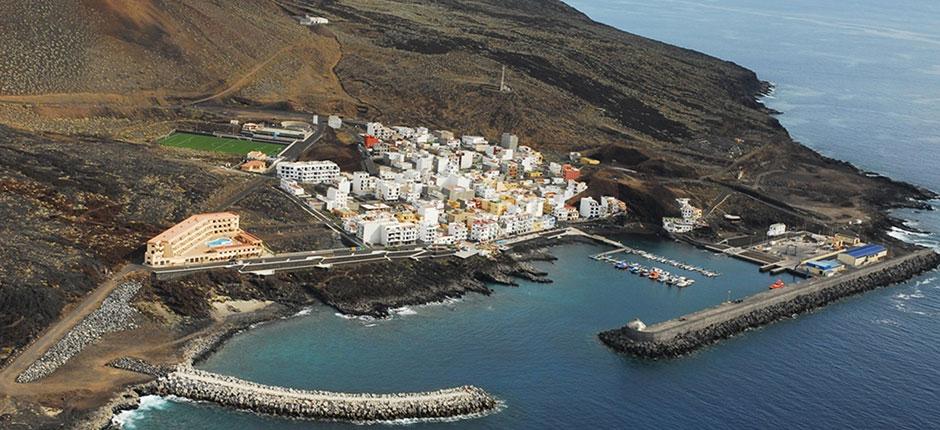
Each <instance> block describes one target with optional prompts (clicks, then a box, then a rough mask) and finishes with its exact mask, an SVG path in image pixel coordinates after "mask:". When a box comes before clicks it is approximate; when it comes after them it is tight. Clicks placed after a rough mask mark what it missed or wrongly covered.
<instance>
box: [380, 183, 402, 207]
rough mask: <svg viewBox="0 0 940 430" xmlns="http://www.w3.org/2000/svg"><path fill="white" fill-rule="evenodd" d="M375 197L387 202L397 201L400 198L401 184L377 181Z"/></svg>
mask: <svg viewBox="0 0 940 430" xmlns="http://www.w3.org/2000/svg"><path fill="white" fill-rule="evenodd" d="M375 193H376V197H378V198H380V199H382V200H385V201H387V202H394V201H398V199H399V198H401V184H399V183H397V182H393V181H387V180H383V181H378V182H376V184H375Z"/></svg>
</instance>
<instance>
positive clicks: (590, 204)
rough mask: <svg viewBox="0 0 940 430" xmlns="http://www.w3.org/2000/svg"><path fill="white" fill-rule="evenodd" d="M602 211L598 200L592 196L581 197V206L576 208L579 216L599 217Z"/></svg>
mask: <svg viewBox="0 0 940 430" xmlns="http://www.w3.org/2000/svg"><path fill="white" fill-rule="evenodd" d="M602 213H603V212H602V209H601V203H600V202H598V201H597V200H594V198H593V197H583V198H581V206H580V208H579V210H578V214H579V215H581V218H587V219H591V218H599V217H600V216H601V214H602Z"/></svg>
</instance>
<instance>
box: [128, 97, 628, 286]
mask: <svg viewBox="0 0 940 430" xmlns="http://www.w3.org/2000/svg"><path fill="white" fill-rule="evenodd" d="M315 122H319V117H317V118H316V119H315ZM327 126H328V127H333V128H339V127H341V126H342V122H341V120H340V119H339V118H338V117H336V116H333V117H329V118H328V119H327ZM313 127H314V125H313V124H304V123H301V122H298V121H287V122H283V123H281V124H279V125H278V126H269V125H263V124H257V123H246V124H244V125H243V126H242V127H241V134H240V135H239V136H238V137H240V138H242V139H248V140H251V141H256V142H265V143H282V144H284V145H285V149H284V151H282V153H281V154H283V153H284V152H286V151H288V150H289V148H290V146H292V145H298V144H302V142H304V141H305V140H306V139H310V138H311V136H312V135H313ZM363 131H364V132H363V133H360V134H359V143H358V146H359V150H360V151H361V153H362V157H363V163H362V164H363V165H364V166H365V168H366V169H367V170H361V171H352V172H344V171H341V169H340V168H339V166H338V165H337V163H336V162H334V161H331V160H314V161H289V160H285V159H284V157H283V156H279V155H268V154H265V153H263V152H261V151H250V152H249V153H248V154H247V155H246V159H245V161H244V162H243V163H241V164H240V165H239V166H238V168H239V169H241V170H243V171H246V172H252V173H257V174H273V175H276V177H277V178H278V179H279V188H280V190H281V191H282V192H283V193H285V194H287V195H288V196H290V197H291V198H292V199H294V200H295V201H296V202H298V203H300V204H302V205H303V206H304V207H305V209H306V210H309V211H311V212H312V213H315V214H316V216H317V219H318V220H321V221H322V222H324V223H325V224H327V225H329V226H331V227H333V228H334V229H335V230H336V231H337V232H339V233H341V234H343V235H344V237H346V238H348V239H349V242H351V243H352V244H353V245H354V246H356V247H361V248H376V247H378V248H382V249H399V248H402V247H409V246H412V247H413V246H427V247H435V248H436V249H441V247H447V248H451V249H454V250H457V251H460V252H461V254H460V255H462V256H464V257H466V256H469V255H473V254H476V253H484V254H486V253H490V252H493V251H496V250H498V248H499V244H500V241H502V240H506V239H511V238H518V237H522V236H526V235H530V234H539V233H545V232H552V231H555V230H557V229H558V228H559V227H560V225H561V223H565V224H573V223H578V222H582V221H589V220H599V219H604V218H610V217H613V216H617V215H620V214H624V213H625V212H626V211H627V209H628V208H627V205H626V204H625V203H624V202H622V201H620V200H618V199H616V198H614V197H611V196H601V197H598V198H594V197H591V196H588V195H584V194H587V193H586V192H587V191H588V185H587V184H586V183H584V182H581V181H579V179H580V174H581V171H580V169H579V168H578V167H576V166H575V165H574V163H591V162H593V160H590V159H586V158H583V157H578V156H577V154H575V155H573V156H572V158H574V160H570V161H548V162H546V160H545V159H544V157H543V155H542V154H541V153H540V152H538V151H536V150H534V149H532V148H531V147H530V146H527V145H523V144H520V142H519V139H518V137H517V136H515V135H513V134H510V133H504V134H503V135H502V136H501V137H500V138H499V141H498V142H493V143H491V142H489V141H488V140H487V139H486V138H485V137H483V136H473V135H463V136H459V138H458V137H457V136H455V134H454V133H453V132H450V131H446V130H435V131H431V130H429V129H428V128H425V127H415V128H411V127H402V126H396V127H388V126H385V125H383V124H381V123H378V122H370V123H366V124H365V126H364V130H363ZM310 251H318V250H310ZM145 255H146V257H145V263H146V264H147V265H148V266H151V267H155V268H165V267H180V266H187V265H200V264H206V263H220V262H237V261H240V260H244V259H250V258H259V257H262V256H263V255H271V253H270V252H269V251H267V250H266V248H265V247H264V245H263V243H262V242H261V240H260V239H258V238H257V237H255V236H253V235H251V234H250V233H249V232H245V231H242V230H241V229H240V228H239V217H238V214H235V213H230V212H227V213H209V214H195V215H193V216H192V217H190V218H188V219H186V220H184V221H183V222H181V223H179V224H177V225H176V226H174V227H172V228H170V229H169V230H167V231H165V232H164V233H162V234H160V235H158V236H156V237H154V238H153V239H151V240H150V241H148V243H147V252H146V254H145Z"/></svg>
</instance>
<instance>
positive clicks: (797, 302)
mask: <svg viewBox="0 0 940 430" xmlns="http://www.w3.org/2000/svg"><path fill="white" fill-rule="evenodd" d="M889 263H890V262H889ZM938 266H940V254H937V253H936V252H933V251H920V252H917V253H915V254H914V255H912V256H910V257H908V258H903V257H902V258H901V259H899V261H897V262H896V263H895V264H886V265H884V267H883V268H882V269H880V270H877V271H874V272H871V273H867V274H865V275H862V276H855V277H852V276H851V274H849V275H843V276H846V278H845V279H844V281H842V282H837V283H835V284H833V285H832V286H828V287H826V288H822V289H813V290H809V291H807V292H805V293H803V294H799V295H797V296H796V297H793V298H792V299H790V300H786V301H779V302H774V303H769V304H768V305H766V306H761V307H760V308H759V309H756V310H753V311H751V312H748V313H745V314H743V315H738V316H734V317H730V318H728V319H726V320H724V321H721V322H718V323H714V324H711V325H708V326H706V327H704V328H701V329H695V330H691V331H687V332H683V333H680V334H678V335H676V336H674V337H670V338H667V339H656V333H655V326H652V327H649V328H648V329H647V330H649V331H648V332H643V331H640V332H637V330H636V329H634V328H631V327H628V326H624V327H621V328H619V329H615V330H609V331H605V332H601V333H599V334H598V337H599V338H600V340H601V341H602V342H604V344H606V345H607V346H608V347H610V348H612V349H614V350H616V351H618V352H623V353H627V354H630V355H634V356H637V357H640V358H649V359H659V358H675V357H679V356H682V355H685V354H687V353H689V352H692V351H694V350H696V349H698V348H701V347H703V346H706V345H709V344H712V343H715V342H717V341H719V340H722V339H727V338H729V337H731V336H734V335H736V334H738V333H741V332H743V331H745V330H748V329H750V328H755V327H760V326H764V325H767V324H770V323H773V322H775V321H778V320H781V319H786V318H791V317H793V316H794V315H799V314H802V313H805V312H808V311H811V310H814V309H817V308H820V307H823V306H826V305H828V304H829V303H832V302H835V301H837V300H840V299H843V298H845V297H849V296H853V295H856V294H860V293H863V292H865V291H869V290H873V289H875V288H879V287H884V286H887V285H892V284H897V283H900V282H904V281H907V280H909V279H911V278H913V277H915V276H917V275H920V274H922V273H924V272H927V271H929V270H933V269H934V268H936V267H938ZM682 318H685V317H682ZM682 318H680V319H679V320H682ZM638 334H642V336H638Z"/></svg>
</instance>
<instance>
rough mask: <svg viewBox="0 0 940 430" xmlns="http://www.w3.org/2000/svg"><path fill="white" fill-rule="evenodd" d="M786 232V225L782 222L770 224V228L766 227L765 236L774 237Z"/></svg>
mask: <svg viewBox="0 0 940 430" xmlns="http://www.w3.org/2000/svg"><path fill="white" fill-rule="evenodd" d="M786 232H787V225H786V224H784V223H779V222H778V223H776V224H771V225H770V228H768V229H767V236H770V237H774V236H780V235H782V234H784V233H786Z"/></svg>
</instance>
